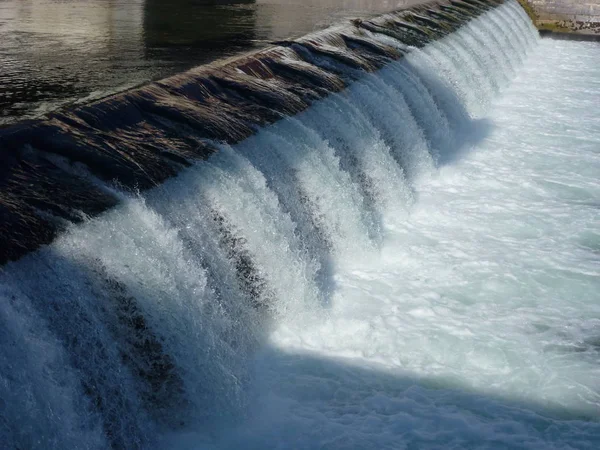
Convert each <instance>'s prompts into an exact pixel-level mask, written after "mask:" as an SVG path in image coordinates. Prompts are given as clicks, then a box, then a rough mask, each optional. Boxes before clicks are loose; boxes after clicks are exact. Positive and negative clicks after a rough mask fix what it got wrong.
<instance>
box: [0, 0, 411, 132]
mask: <svg viewBox="0 0 600 450" xmlns="http://www.w3.org/2000/svg"><path fill="white" fill-rule="evenodd" d="M418 1H422V0H2V1H0V125H2V124H7V123H11V122H14V121H16V120H18V119H19V118H27V117H34V116H39V115H40V114H43V113H44V112H46V111H49V110H52V109H56V108H57V107H60V106H63V105H65V104H69V103H74V102H81V101H86V100H88V99H91V98H97V97H101V96H104V95H107V94H109V93H112V92H116V91H119V90H123V89H126V88H129V87H132V86H135V85H138V84H141V83H144V82H147V81H148V80H152V79H158V78H162V77H165V76H168V75H171V74H173V73H176V72H179V71H182V70H185V69H187V68H190V67H193V66H195V65H198V64H202V63H205V62H208V61H211V60H214V59H217V58H220V57H223V56H230V55H232V54H235V53H238V52H241V51H244V50H247V49H249V48H256V47H260V46H264V45H266V44H267V43H268V42H269V41H270V40H274V39H282V38H285V37H289V36H292V35H301V34H304V33H306V32H309V31H312V30H314V29H316V28H323V27H325V26H327V25H329V24H331V23H333V22H336V21H339V20H341V19H343V18H345V17H348V16H357V15H365V14H368V13H378V12H383V11H388V10H392V9H395V8H398V7H400V6H402V5H406V4H409V3H415V2H418Z"/></svg>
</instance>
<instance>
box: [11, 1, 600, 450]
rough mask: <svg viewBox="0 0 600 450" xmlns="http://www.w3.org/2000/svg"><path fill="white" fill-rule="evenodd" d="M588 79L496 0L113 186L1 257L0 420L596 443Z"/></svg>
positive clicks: (78, 438)
mask: <svg viewBox="0 0 600 450" xmlns="http://www.w3.org/2000/svg"><path fill="white" fill-rule="evenodd" d="M373 38H377V39H380V40H382V41H384V42H385V43H387V44H392V45H399V44H398V43H395V42H394V40H393V39H392V38H385V37H381V36H380V35H378V36H373ZM598 105H600V46H598V45H597V44H595V43H582V42H571V41H554V40H547V39H542V40H540V39H539V37H538V36H537V33H536V32H535V30H534V28H533V26H532V25H531V23H530V22H529V19H528V18H527V16H526V15H525V14H524V12H523V11H522V10H521V9H520V7H519V6H518V4H517V3H516V2H514V1H510V2H507V3H506V4H504V5H502V6H500V7H499V8H497V9H495V10H493V11H490V12H487V13H486V14H484V15H482V16H481V17H479V18H478V19H475V20H473V21H472V22H470V23H469V25H468V26H466V27H464V28H462V29H461V30H460V31H458V32H456V33H454V34H452V35H450V36H448V37H446V38H444V39H442V40H440V41H438V42H436V43H433V44H429V45H428V46H426V47H424V48H423V49H421V50H414V51H412V52H411V53H410V54H409V55H407V56H406V57H404V58H402V59H401V60H399V61H397V62H394V63H391V64H389V65H388V66H387V67H385V68H384V69H382V70H380V71H379V72H377V73H374V74H369V75H366V76H364V77H362V78H361V79H360V80H358V81H357V82H356V83H354V84H353V85H352V86H351V87H350V88H349V89H347V90H345V91H343V92H341V93H337V94H332V95H330V96H329V97H327V98H326V99H323V100H320V101H318V102H317V103H315V105H313V107H311V108H310V109H308V110H306V111H305V112H302V113H300V114H299V115H297V116H294V117H291V118H287V119H284V120H281V121H279V122H277V123H275V124H273V125H270V126H268V127H266V128H264V129H261V130H260V131H259V132H258V133H257V134H256V135H254V136H252V137H250V138H248V139H246V140H244V141H243V142H241V143H240V144H238V145H236V146H234V147H229V146H227V145H221V146H220V149H219V150H220V151H219V152H218V153H216V154H215V155H213V156H212V157H210V158H209V159H208V160H207V161H204V162H201V163H199V164H197V165H196V166H194V167H192V168H190V169H188V170H186V171H185V172H184V173H183V174H181V175H180V176H178V177H176V178H173V179H171V180H169V181H167V182H166V183H164V184H163V185H162V186H160V187H157V188H155V189H153V190H152V191H150V192H148V193H146V194H144V196H143V197H142V196H140V195H135V194H130V193H120V192H119V193H118V195H120V196H121V197H122V199H123V202H122V204H121V205H120V206H118V207H117V208H115V209H113V210H112V211H110V212H108V213H105V214H104V215H102V216H100V217H98V218H94V219H90V220H88V221H87V222H86V223H84V224H83V225H80V226H74V227H72V228H71V229H70V230H69V232H68V233H66V234H64V235H63V236H62V237H61V238H59V239H58V240H57V241H56V242H55V243H54V244H52V245H51V246H48V247H46V248H43V249H41V250H39V251H38V252H36V253H34V254H31V255H29V256H26V257H25V258H23V259H21V260H20V261H18V262H16V263H11V264H9V265H7V266H6V267H5V268H4V270H3V271H2V272H1V273H0V296H1V297H2V302H1V306H0V342H1V343H2V344H1V345H2V347H1V348H2V350H1V351H0V399H1V400H0V418H1V419H2V420H1V421H0V439H1V441H2V442H3V445H6V448H18V449H34V448H36V449H37V448H39V449H50V448H55V449H67V448H90V449H95V448H106V447H108V446H111V445H112V446H113V447H115V448H174V449H178V448H182V449H196V448H231V449H238V448H248V449H267V448H281V449H283V448H293V449H314V448H324V449H334V448H339V449H341V448H344V449H349V448H356V449H358V448H361V449H363V448H373V449H384V448H390V449H421V448H508V447H510V448H540V449H550V448H556V449H559V448H560V449H562V448H578V449H583V448H590V449H593V448H597V445H599V443H600V423H599V421H598V418H599V417H600V381H599V380H600V228H599V224H600V213H599V211H600V181H599V175H600V114H598V112H599V111H598ZM6 411H10V412H11V413H10V414H7V413H6Z"/></svg>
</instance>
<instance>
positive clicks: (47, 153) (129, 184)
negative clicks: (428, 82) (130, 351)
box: [0, 0, 503, 264]
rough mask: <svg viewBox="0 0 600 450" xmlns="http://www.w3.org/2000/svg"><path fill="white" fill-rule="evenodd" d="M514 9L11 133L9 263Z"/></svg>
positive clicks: (175, 82) (418, 24)
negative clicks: (414, 54)
mask: <svg viewBox="0 0 600 450" xmlns="http://www.w3.org/2000/svg"><path fill="white" fill-rule="evenodd" d="M502 3H503V2H502V1H501V0H462V1H459V0H456V1H454V0H452V1H449V0H436V1H432V2H426V3H423V4H419V5H417V6H412V7H410V8H407V9H403V10H401V11H398V12H396V13H392V14H385V15H383V16H380V17H377V18H373V19H369V20H355V21H353V22H352V23H348V24H345V25H341V26H338V27H333V28H330V29H327V30H325V31H323V32H319V33H316V34H313V35H308V36H305V37H303V38H301V39H296V40H293V41H284V42H278V43H276V44H275V45H273V46H271V47H269V48H266V49H264V50H260V51H257V52H254V53H251V54H246V55H243V56H240V57H236V58H234V59H231V60H226V61H221V62H218V63H215V64H211V65H208V66H201V67H198V68H196V69H193V70H190V71H188V72H185V73H183V74H181V75H177V76H174V77H171V78H168V79H164V80H162V81H158V82H154V83H151V84H149V85H147V86H144V87H142V88H140V89H135V90H132V91H128V92H125V93H121V94H118V95H115V96H112V97H109V98H105V99H103V100H100V101H97V102H95V103H92V104H89V105H86V106H82V107H78V108H75V109H71V110H66V111H61V112H56V113H53V114H51V115H49V116H48V117H47V118H46V119H44V120H36V121H29V122H24V123H21V124H18V125H15V126H11V127H8V128H4V129H1V130H0V161H1V169H0V217H1V218H2V220H1V222H0V264H4V263H6V262H8V261H13V260H17V259H19V258H20V257H22V256H23V255H25V254H26V253H28V252H30V251H32V250H35V249H37V248H39V247H40V246H41V245H45V244H48V243H50V242H52V240H53V239H54V238H55V237H56V236H57V234H58V233H60V232H61V230H63V229H65V228H66V227H67V226H68V225H69V224H70V223H78V222H81V221H83V220H85V218H87V217H91V216H95V215H97V214H100V213H102V212H103V211H105V210H107V209H108V208H111V207H113V206H115V205H116V204H118V203H119V197H120V194H119V193H118V191H119V190H125V191H135V190H146V189H149V188H152V187H154V186H156V185H158V184H160V183H161V182H163V181H164V180H166V179H168V178H169V177H172V176H175V175H177V174H178V173H179V172H180V171H181V170H183V169H184V168H186V167H188V166H190V165H191V164H194V163H195V162H196V161H198V160H202V159H205V158H207V157H208V156H210V155H211V154H212V153H213V152H215V150H216V144H218V143H228V144H235V143H237V142H240V141H242V140H244V139H245V138H247V137H249V136H250V135H252V134H253V133H254V132H255V131H256V130H257V129H258V128H259V127H262V126H264V125H267V124H270V123H273V122H275V121H278V120H279V119H281V118H282V117H286V116H290V115H294V114H296V113H298V112H300V111H303V110H305V109H306V108H308V107H309V106H310V104H311V103H312V102H314V101H315V100H318V99H321V98H324V97H326V96H327V95H328V94H329V93H332V92H338V91H340V90H343V89H344V88H346V87H347V86H349V85H350V84H352V82H353V81H354V80H356V79H358V78H360V77H361V76H362V75H363V74H364V73H368V72H373V71H376V70H378V69H380V68H382V67H383V66H385V65H386V64H387V63H389V62H390V61H393V60H397V59H400V58H402V57H403V55H404V54H406V53H409V52H410V51H411V48H419V47H422V46H424V45H426V44H427V43H429V42H431V41H433V40H437V39H440V38H442V37H444V36H446V35H448V34H450V33H452V32H453V31H455V30H457V29H458V28H459V27H461V26H463V25H464V24H466V23H467V22H468V21H470V20H471V19H473V18H475V17H477V16H479V15H480V14H482V13H484V12H486V11H488V10H490V9H491V8H494V7H496V6H498V5H500V4H502ZM377 36H385V37H388V38H392V39H394V40H397V41H398V42H400V43H402V45H399V46H398V45H396V46H393V45H389V44H385V43H383V42H382V41H381V40H380V39H376V37H377Z"/></svg>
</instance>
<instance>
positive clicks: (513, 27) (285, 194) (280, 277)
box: [0, 0, 538, 449]
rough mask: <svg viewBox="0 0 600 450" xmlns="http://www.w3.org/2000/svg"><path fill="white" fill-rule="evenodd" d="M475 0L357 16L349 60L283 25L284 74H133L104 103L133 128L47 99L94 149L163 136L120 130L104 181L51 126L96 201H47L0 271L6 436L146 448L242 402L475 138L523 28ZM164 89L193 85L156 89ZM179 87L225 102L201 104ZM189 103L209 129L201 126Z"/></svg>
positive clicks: (225, 414)
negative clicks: (445, 24)
mask: <svg viewBox="0 0 600 450" xmlns="http://www.w3.org/2000/svg"><path fill="white" fill-rule="evenodd" d="M459 3H460V2H459ZM482 4H483V3H481V2H477V1H474V0H473V1H470V2H464V3H461V5H463V6H460V7H454V6H451V5H450V4H449V3H448V5H450V6H448V11H450V12H448V15H449V16H450V17H455V19H454V20H458V19H460V21H462V22H461V24H462V27H461V28H460V29H459V30H458V31H455V32H453V33H451V34H448V35H445V36H442V37H441V38H439V39H435V40H431V41H428V42H427V43H426V45H422V46H418V45H416V44H415V42H416V41H413V42H401V41H400V40H399V37H400V33H401V32H402V33H404V34H403V36H409V37H410V36H413V38H414V39H417V38H415V37H414V36H420V35H418V34H414V33H417V32H416V31H411V30H412V29H411V28H407V27H408V25H406V27H405V28H402V26H399V27H398V28H395V29H394V30H396V31H394V32H395V33H396V34H397V36H396V37H394V36H393V33H391V32H390V33H387V34H385V33H381V32H378V31H377V30H378V29H379V28H377V27H380V25H378V24H374V25H372V26H371V25H368V24H367V23H366V22H365V25H364V26H365V27H367V26H368V27H369V28H365V30H364V31H363V32H362V34H361V36H362V37H360V39H362V41H361V40H360V39H359V38H355V40H353V41H352V40H350V39H347V41H346V42H352V46H354V47H353V48H357V49H362V50H360V51H361V52H363V53H360V54H361V55H362V56H361V57H360V58H359V57H357V56H352V55H350V54H346V53H343V52H342V51H339V50H336V49H337V48H338V47H335V45H334V43H332V42H327V41H326V40H324V41H319V40H318V39H317V38H315V39H314V40H312V41H311V40H306V41H301V42H300V43H299V44H291V43H290V44H289V45H287V46H285V47H282V50H278V51H280V54H284V55H287V56H286V57H285V58H284V59H282V60H281V61H279V62H278V61H276V60H273V61H274V62H272V66H271V69H272V70H273V71H274V72H275V73H281V74H283V75H285V77H287V78H285V79H286V80H288V82H289V84H287V85H285V84H284V83H283V81H273V83H272V85H270V84H269V80H260V79H259V78H257V79H256V80H254V81H248V80H246V79H242V81H236V79H234V78H233V75H231V77H230V78H227V77H225V76H224V77H223V78H222V79H218V80H217V81H214V80H216V78H213V79H211V80H212V81H211V83H212V82H213V81H214V83H216V84H218V85H219V86H226V88H223V89H222V90H220V91H219V90H217V89H216V88H214V86H213V85H211V84H210V83H209V82H206V83H205V84H204V85H202V86H201V87H197V88H196V87H194V86H193V83H192V84H189V85H186V84H185V83H183V82H182V83H181V85H178V86H170V87H168V89H167V87H165V86H166V85H164V86H163V85H156V86H155V87H153V89H155V90H156V92H157V93H156V95H155V97H149V96H150V94H147V95H148V97H144V96H143V95H141V94H140V96H139V98H137V100H135V102H133V101H132V103H131V105H135V106H131V107H127V108H129V109H127V112H126V113H125V112H123V113H122V115H121V116H118V115H116V113H115V117H114V119H113V120H114V123H119V122H120V121H123V120H129V119H128V118H131V117H134V116H135V117H137V116H138V115H140V114H141V115H142V116H143V117H144V120H145V122H144V123H145V126H146V128H145V129H138V130H136V131H135V132H134V131H132V129H123V131H122V132H120V134H118V136H117V134H115V135H113V136H111V135H110V130H109V124H107V123H105V122H103V121H105V120H107V119H106V117H105V116H101V113H100V112H98V111H95V110H89V111H87V110H86V111H87V112H86V111H84V112H81V114H80V115H79V116H75V115H71V116H69V115H68V114H65V116H64V117H63V118H59V119H60V120H61V121H64V122H61V123H63V124H69V126H71V127H72V130H73V131H72V134H73V135H74V134H77V135H78V136H84V137H85V141H84V142H86V145H89V148H92V147H93V148H96V149H105V148H107V147H104V146H105V145H106V146H108V147H111V148H116V149H121V150H123V149H128V148H133V147H134V141H135V145H138V146H139V148H142V147H143V145H146V147H151V146H155V145H156V142H159V143H160V139H163V141H164V142H167V141H168V142H171V143H172V142H176V143H177V145H171V144H169V145H171V147H169V148H168V149H167V150H164V151H163V150H160V151H156V152H154V153H151V155H152V156H148V158H147V159H146V160H144V161H145V163H144V164H146V165H145V166H144V165H141V164H139V163H138V162H136V163H135V164H133V163H131V161H132V158H130V157H129V156H127V155H126V153H124V152H125V150H123V153H119V155H118V156H106V155H108V154H109V153H107V152H105V150H102V152H104V153H102V152H100V151H99V153H98V155H100V156H98V157H91V156H90V157H89V158H88V160H87V161H84V164H88V163H89V164H88V165H89V167H92V165H94V164H95V167H105V165H106V164H108V163H107V162H106V161H105V159H106V160H108V159H112V160H114V164H118V165H119V166H118V167H119V168H120V169H119V170H120V172H119V173H122V174H123V178H122V179H123V180H124V179H129V178H127V177H130V178H131V183H130V184H129V185H127V182H123V181H122V182H121V184H117V185H113V184H110V179H111V177H112V175H110V174H108V175H106V174H105V172H104V171H103V170H104V169H103V170H100V169H98V171H96V172H95V171H94V170H93V169H90V168H89V167H87V168H86V166H85V165H83V164H70V163H68V161H67V159H68V158H75V157H79V156H77V148H76V147H68V146H67V145H65V147H60V145H59V144H56V147H57V148H58V147H60V148H64V149H67V150H64V151H63V152H62V153H60V154H57V156H55V157H53V159H50V161H51V163H52V164H53V167H54V166H56V170H60V171H65V172H67V173H69V174H71V175H73V176H78V177H81V179H82V180H85V183H87V184H86V186H90V189H91V187H93V188H94V189H95V190H94V192H98V194H97V196H96V197H93V198H96V199H98V200H97V201H98V202H100V201H101V199H102V198H105V197H106V198H107V199H108V200H106V205H104V204H103V205H101V206H99V207H98V211H94V212H92V211H86V210H85V209H83V210H82V212H80V213H77V214H78V216H77V220H75V219H73V220H71V216H72V215H73V214H72V213H71V212H70V213H69V217H66V213H64V211H66V210H67V209H68V206H69V205H68V202H65V205H66V206H65V205H63V206H61V207H60V208H55V210H51V211H47V212H44V214H46V215H52V216H56V217H58V222H57V223H59V224H60V226H58V228H57V229H59V230H60V229H63V228H65V224H66V223H67V219H68V220H69V223H68V224H67V225H66V231H65V232H61V234H60V235H59V236H58V238H57V239H56V240H54V242H53V243H52V244H50V245H48V246H45V247H42V248H40V249H38V250H37V251H35V252H33V253H29V254H27V255H25V256H23V257H22V258H21V259H19V260H18V261H15V262H10V263H8V264H6V265H5V266H4V268H3V269H2V271H1V272H0V296H1V297H2V302H1V306H0V342H1V345H2V347H1V348H2V349H1V350H0V411H1V413H0V414H1V415H2V420H0V442H3V445H4V446H6V448H15V449H17V448H18V449H25V448H27V449H66V448H89V449H95V448H98V449H99V448H108V447H112V448H117V449H132V448H149V447H152V446H153V445H154V443H156V442H157V441H158V440H159V439H160V436H162V435H163V434H165V433H168V432H172V431H174V430H186V429H194V430H206V432H207V433H210V432H211V431H210V430H211V429H213V428H212V427H214V426H215V425H214V424H216V423H219V424H220V425H219V426H223V423H226V422H227V421H231V422H234V421H235V420H236V417H238V415H240V414H242V415H243V414H244V412H243V411H244V408H245V406H246V405H247V403H248V401H249V399H248V394H247V386H248V384H249V383H250V380H251V377H252V375H251V373H250V363H249V361H250V360H251V359H252V355H253V354H254V352H255V351H257V349H259V348H260V347H261V345H263V344H264V343H265V342H266V341H267V340H268V336H269V330H271V329H272V327H273V326H274V324H277V323H278V322H279V321H281V320H284V319H287V320H289V318H294V317H300V316H302V315H306V314H308V313H314V312H315V311H321V312H322V314H323V315H327V310H328V304H329V302H330V299H331V295H332V292H333V291H335V289H336V287H335V286H336V276H335V275H336V274H337V273H339V271H340V270H352V268H353V267H356V266H368V264H369V262H370V261H371V260H373V259H374V258H376V257H377V255H378V252H379V251H380V249H381V247H382V245H383V242H384V240H385V236H386V233H387V230H389V229H390V227H392V228H393V227H394V224H395V223H398V221H401V220H403V218H404V217H406V215H407V214H409V212H410V210H411V208H412V205H413V204H414V202H415V201H416V195H417V194H416V192H417V188H418V186H420V184H422V183H423V182H424V180H427V179H428V178H429V177H431V176H432V174H434V173H435V172H436V171H437V170H439V168H440V167H442V166H444V165H445V164H447V163H448V162H450V161H452V160H453V159H454V158H456V156H457V155H459V154H460V153H461V152H463V151H465V149H467V148H468V147H469V146H471V145H473V142H475V141H476V140H477V139H478V136H477V130H478V129H480V128H481V127H482V126H483V127H484V126H485V121H484V120H483V119H482V118H483V117H484V114H485V112H486V111H487V109H488V108H489V105H490V102H491V101H492V100H493V99H494V98H495V97H496V96H497V95H498V94H499V92H500V91H501V90H502V89H504V88H505V87H506V86H508V85H509V83H510V80H511V79H512V78H513V77H514V76H515V74H516V73H517V71H518V70H519V67H520V65H521V64H522V63H523V62H524V61H525V60H526V57H527V53H528V52H529V51H530V50H531V49H532V48H534V47H535V46H536V44H537V39H538V38H537V37H536V32H535V30H534V28H533V26H532V24H531V23H530V22H529V20H528V18H527V16H526V15H525V14H524V12H523V11H522V10H521V8H520V6H519V5H518V4H517V3H516V1H514V0H510V1H507V2H505V3H502V4H501V5H500V6H497V7H494V8H491V9H489V10H486V11H485V12H483V14H481V15H479V17H476V18H474V17H471V15H469V14H471V13H469V11H472V9H469V8H474V7H475V6H473V5H476V6H477V5H479V6H481V5H482ZM486 5H487V4H486ZM488 6H489V5H488ZM452 8H455V9H454V13H455V16H452V14H451V11H452ZM440 14H442V12H440ZM456 18H458V19H456ZM465 18H467V19H469V21H468V22H466V21H465ZM415 20H416V19H415ZM430 20H434V19H430ZM411 23H416V22H411ZM419 26H421V25H419ZM414 27H417V25H414ZM418 29H427V30H428V31H427V33H434V32H437V30H436V29H435V28H433V27H430V28H418ZM398 30H400V31H398ZM402 30H404V31H402ZM407 30H408V31H407ZM411 33H413V34H411ZM336 39H337V38H336ZM340 39H341V38H340ZM411 39H412V38H411ZM407 44H408V45H407ZM348 45H350V44H348ZM365 49H367V50H369V51H372V53H369V51H367V50H365ZM381 49H385V52H384V51H383V50H381ZM375 50H377V52H379V53H376V52H375ZM286 52H287V53H286ZM386 52H387V54H393V52H399V54H401V55H402V57H400V58H396V59H390V58H388V57H387V56H385V54H384V53H386ZM374 55H377V56H374ZM286 58H287V59H286ZM367 66H369V67H372V68H375V69H378V70H369V72H368V73H367V72H365V71H364V70H363V68H364V67H367ZM271 69H270V70H271ZM256 70H257V71H259V72H260V70H262V69H256ZM265 70H266V69H265ZM277 71H280V72H277ZM283 75H282V76H283ZM298 80H302V81H298ZM186 82H187V81H186ZM203 83H204V81H203ZM244 83H245V84H244ZM277 83H279V84H277ZM299 83H305V84H304V86H305V87H302V86H301V85H300V84H299ZM341 85H347V88H346V89H343V90H341V89H334V87H338V88H339V87H340V86H341ZM199 86H200V85H199ZM299 86H300V87H299ZM161 89H164V91H165V92H179V91H182V92H183V91H184V90H185V91H186V92H187V93H188V94H186V95H188V97H185V101H184V100H181V102H180V103H179V104H174V103H169V102H168V101H167V100H165V99H166V98H167V97H165V95H166V94H164V93H162V91H161ZM194 89H196V90H194ZM152 92H155V91H152ZM132 95H134V94H132ZM136 95H137V94H136ZM144 95H146V94H144ZM152 95H154V94H152ZM193 95H198V96H200V95H202V96H204V97H205V98H208V99H209V101H214V102H215V103H218V104H219V105H223V106H222V107H221V108H220V109H218V113H210V114H209V113H207V112H206V111H205V110H204V109H202V108H201V107H199V106H198V105H195V104H192V103H193V102H192V100H190V99H192V98H193ZM257 99H258V100H257ZM309 100H310V102H312V103H311V106H310V107H306V105H307V102H308V101H309ZM136 102H137V103H136ZM161 102H162V103H161ZM219 102H220V103H219ZM234 102H237V103H238V104H239V105H240V106H239V109H234V108H233V107H231V106H230V105H231V104H233V103H234ZM141 105H143V108H142V106H141ZM113 106H114V105H113ZM107 108H108V107H107ZM119 108H120V106H119ZM144 108H147V109H144ZM160 108H163V109H160ZM114 109H115V111H116V109H118V108H117V106H114ZM123 111H125V110H123ZM140 111H141V112H140ZM148 111H150V112H148ZM77 114H79V113H77ZM85 114H87V115H85ZM102 114H104V112H102ZM119 114H121V113H119ZM211 114H212V115H211ZM290 114H294V115H292V116H290ZM126 118H127V119H126ZM84 119H85V121H87V122H85V123H84ZM55 120H58V119H55ZM131 120H133V119H131ZM195 121H196V122H195ZM197 121H200V122H202V123H204V124H206V129H210V130H211V133H212V134H211V135H210V136H208V137H207V136H202V137H200V136H199V135H198V128H197V127H196V125H195V124H197V123H199V122H197ZM90 123H93V124H96V125H97V128H94V130H92V128H90V127H91V126H90V125H88V124H90ZM96 125H94V126H96ZM476 125H477V126H476ZM61 126H62V127H63V128H64V127H65V126H66V125H61ZM111 126H112V125H111ZM103 127H104V128H103ZM61 129H62V128H61ZM97 130H100V131H97ZM107 130H108V131H107ZM157 130H158V131H157ZM164 130H167V131H164ZM223 130H225V131H227V133H229V134H228V136H235V139H233V138H231V139H229V138H227V139H224V138H223V135H225V134H226V133H225V131H223ZM157 133H160V136H159V138H156V140H155V141H152V142H150V141H148V143H147V144H145V140H146V139H150V136H157ZM52 136H56V134H54V135H52ZM57 139H58V138H57ZM82 139H83V138H82ZM103 139H106V142H108V144H105V141H104V140H103ZM111 139H112V140H111ZM128 140H131V141H128ZM127 142H131V147H128V145H129V144H127ZM40 145H42V144H41V141H37V142H33V143H32V147H33V148H35V147H36V146H38V147H39V146H40ZM146 147H144V148H146ZM136 148H137V147H136ZM177 152H179V153H177ZM199 153H201V157H200V158H199V157H197V156H198V154H199ZM140 154H141V153H140ZM149 154H150V153H149ZM73 155H75V156H73ZM190 155H192V156H190ZM81 157H82V158H84V157H85V158H87V156H85V155H84V156H81ZM94 158H95V159H94ZM158 158H163V159H161V160H160V161H166V160H169V161H171V163H169V164H170V165H167V166H161V165H160V164H159V163H158V162H156V161H159V159H158ZM164 158H166V159H164ZM199 159H200V160H199ZM92 160H93V161H92ZM44 161H45V160H44ZM66 161H67V162H66ZM190 161H191V162H190ZM92 163H93V164H92ZM44 164H46V163H44ZM111 164H112V163H111ZM183 166H186V167H185V168H182V167H183ZM40 167H41V166H40ZM44 167H45V166H44ZM40 170H41V169H40ZM53 170H55V169H53ZM180 170H181V172H180V173H179V175H177V176H176V177H173V178H170V179H168V180H166V181H164V183H162V184H161V185H159V186H156V184H157V183H158V182H160V181H163V180H164V179H166V178H167V177H168V176H171V175H172V174H174V173H176V172H177V171H180ZM44 173H45V172H44ZM61 173H62V172H61ZM136 186H137V187H140V188H144V189H146V188H150V189H149V190H146V191H145V192H142V193H140V192H138V191H137V190H136ZM102 196H105V197H102ZM113 198H116V199H117V200H118V202H113V201H112V200H110V199H113ZM45 201H46V200H44V199H41V200H40V205H39V208H41V209H42V210H43V208H44V206H43V205H44V204H45V203H43V202H45ZM113 203H118V204H117V205H116V206H114V207H113V208H111V209H109V210H106V209H107V206H112V204H113ZM102 210H105V211H104V212H103V213H102V214H100V215H96V214H97V213H98V212H101V211H102ZM36 211H37V209H36ZM46 215H44V216H43V217H46ZM91 216H95V217H91ZM40 220H41V219H40ZM70 222H78V223H76V224H71V223H70ZM15 226H17V227H18V223H15ZM17 232H18V230H17ZM17 232H15V233H17ZM11 236H12V235H11ZM15 236H18V233H17V234H15ZM47 241H48V239H46V242H47ZM46 242H42V243H46Z"/></svg>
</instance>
